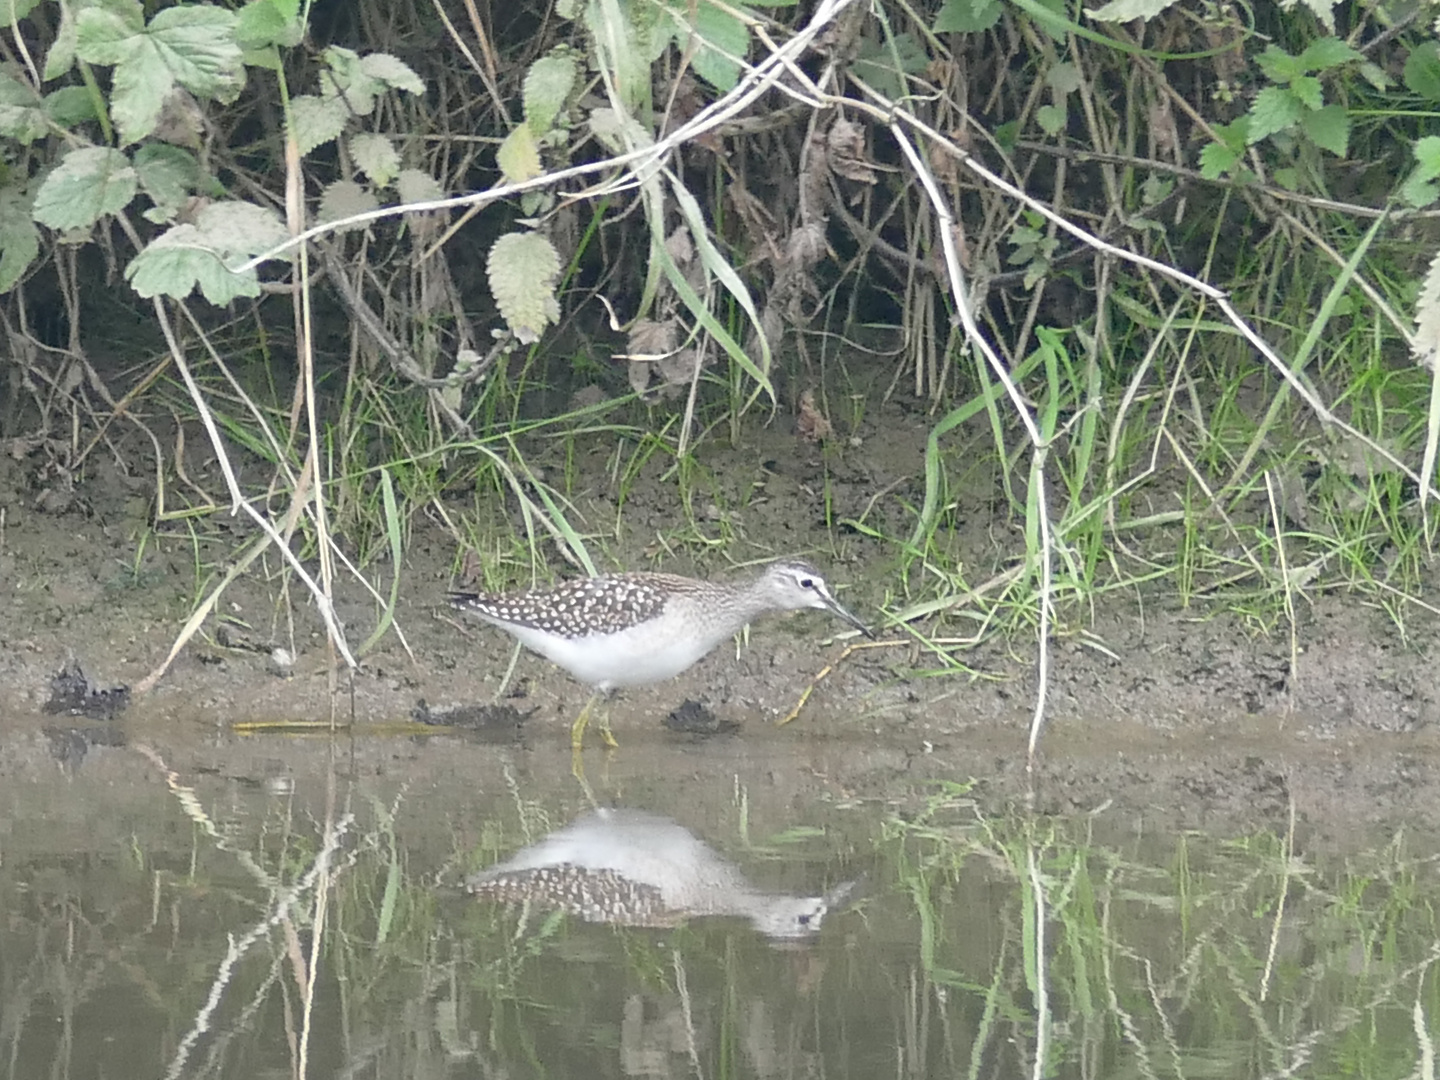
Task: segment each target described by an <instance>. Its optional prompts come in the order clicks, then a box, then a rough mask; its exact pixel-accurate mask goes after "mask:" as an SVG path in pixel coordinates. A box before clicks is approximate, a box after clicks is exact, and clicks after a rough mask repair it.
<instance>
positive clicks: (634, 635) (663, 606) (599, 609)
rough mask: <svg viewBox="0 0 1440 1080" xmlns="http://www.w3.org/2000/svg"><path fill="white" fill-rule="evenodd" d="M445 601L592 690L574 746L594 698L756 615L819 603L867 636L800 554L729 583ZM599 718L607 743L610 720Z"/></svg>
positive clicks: (587, 588)
mask: <svg viewBox="0 0 1440 1080" xmlns="http://www.w3.org/2000/svg"><path fill="white" fill-rule="evenodd" d="M450 602H451V603H452V604H454V605H455V606H456V607H458V608H459V609H460V610H462V611H467V612H469V613H470V614H472V615H474V616H476V617H477V618H480V619H483V620H484V621H485V622H487V623H489V624H490V625H491V626H498V627H499V628H500V629H501V630H504V631H506V632H507V633H509V634H512V635H513V636H514V637H515V638H517V639H518V640H519V641H520V643H521V644H522V645H525V646H526V647H527V648H530V649H533V650H534V651H535V652H537V653H539V654H540V655H541V656H544V657H546V658H547V659H548V660H551V661H552V662H554V663H556V664H558V665H560V666H561V667H562V668H564V669H565V670H566V671H568V672H569V673H570V674H571V675H573V676H574V677H575V678H576V679H578V680H580V681H581V682H583V683H588V684H589V685H590V686H593V687H594V688H595V690H596V691H597V693H596V695H595V696H592V697H591V698H590V701H589V702H588V703H587V704H586V706H585V708H584V710H583V711H582V712H581V713H580V716H579V718H578V719H577V720H576V721H575V723H574V725H573V726H572V727H571V729H570V737H571V742H572V744H573V745H574V747H575V748H576V749H577V750H578V749H579V747H580V742H581V739H582V738H583V736H584V733H585V724H586V722H587V721H588V719H589V715H590V710H591V707H592V706H593V705H594V704H595V697H596V696H599V694H608V693H609V692H610V691H611V690H614V689H617V688H618V687H622V686H645V685H648V684H650V683H657V682H663V681H664V680H666V679H669V678H673V677H674V676H676V675H679V674H680V673H681V672H682V671H684V670H685V669H686V668H688V667H690V666H691V665H692V664H694V663H695V662H696V661H697V660H699V659H700V658H701V657H703V656H705V655H706V654H707V653H709V652H710V651H711V650H712V649H714V648H715V647H716V646H717V645H719V644H720V643H721V642H722V641H724V640H726V639H727V638H729V637H731V636H733V635H734V634H735V633H737V632H738V631H739V630H741V629H743V628H744V627H745V626H746V625H748V624H749V623H750V622H751V621H752V620H754V619H756V618H758V617H759V616H761V615H765V614H768V613H770V612H776V611H800V610H803V609H805V608H819V609H821V610H824V611H829V612H830V613H831V614H834V615H837V616H839V617H840V618H841V619H844V620H845V621H846V622H847V623H849V624H850V625H851V626H853V627H855V628H856V629H857V630H859V631H860V632H861V633H863V634H865V635H866V636H867V637H873V636H874V635H873V634H871V632H870V630H869V629H868V628H867V627H866V626H865V624H864V623H863V622H861V621H860V619H859V618H857V617H856V616H854V615H852V614H851V613H850V612H849V611H846V610H845V608H844V607H842V606H841V605H840V603H839V602H838V601H837V600H836V599H835V598H834V597H833V596H831V595H830V589H829V587H828V586H827V585H826V584H825V579H824V578H823V577H821V576H820V572H819V571H818V570H816V569H815V567H813V566H811V565H810V564H809V563H807V562H804V561H802V560H798V559H786V560H784V561H781V562H774V563H770V564H769V565H768V566H766V567H765V568H764V569H762V570H761V571H760V572H759V573H758V574H757V575H755V576H754V577H752V578H750V579H749V580H746V581H741V582H738V583H734V584H726V583H721V582H713V581H698V580H696V579H695V578H687V577H679V576H677V575H675V574H657V573H651V572H648V571H635V572H632V573H628V574H601V575H600V576H598V577H592V578H577V579H575V580H573V581H566V582H564V583H562V584H560V585H558V586H556V587H555V588H554V589H548V590H544V589H532V590H530V591H528V592H522V593H505V594H495V593H491V594H484V593H463V592H457V593H451V594H450ZM602 724H603V726H602V731H601V734H602V735H603V737H604V739H605V742H606V744H607V745H609V746H614V745H615V738H614V736H613V735H611V733H610V728H609V721H608V719H607V720H603V721H602Z"/></svg>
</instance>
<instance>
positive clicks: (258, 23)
mask: <svg viewBox="0 0 1440 1080" xmlns="http://www.w3.org/2000/svg"><path fill="white" fill-rule="evenodd" d="M296 8H297V4H296V3H284V2H282V0H250V3H248V4H246V5H245V6H244V7H243V8H241V9H240V11H239V13H238V14H237V15H236V16H235V40H236V41H237V42H239V43H240V47H241V48H242V49H246V50H247V51H249V50H259V49H264V48H268V47H269V46H271V45H278V46H280V47H281V48H284V49H290V48H294V47H295V46H296V45H299V44H300V42H301V41H302V40H304V37H305V27H304V25H303V24H302V23H301V22H300V20H299V19H298V18H297V17H296V11H295V10H287V9H296Z"/></svg>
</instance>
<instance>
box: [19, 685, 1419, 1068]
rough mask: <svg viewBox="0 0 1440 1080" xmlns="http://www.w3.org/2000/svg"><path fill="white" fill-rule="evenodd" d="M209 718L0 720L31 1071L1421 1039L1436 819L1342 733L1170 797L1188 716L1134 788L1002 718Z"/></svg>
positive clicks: (557, 1064)
mask: <svg viewBox="0 0 1440 1080" xmlns="http://www.w3.org/2000/svg"><path fill="white" fill-rule="evenodd" d="M218 719H219V718H217V717H215V716H213V715H211V716H201V715H194V714H191V715H185V714H177V713H171V714H169V715H166V716H163V717H160V716H152V717H147V716H146V715H144V710H143V709H139V710H137V711H136V713H135V715H131V716H127V717H126V718H124V719H123V720H122V721H121V724H122V725H123V727H124V741H125V745H123V746H105V745H91V746H89V747H88V748H87V749H86V750H85V752H84V753H83V755H82V754H80V753H78V752H76V745H77V744H76V742H75V740H74V739H73V738H71V739H61V738H58V737H57V735H56V733H55V730H54V728H53V726H52V730H51V732H50V733H49V734H48V735H47V734H46V733H45V732H44V731H43V730H42V728H43V725H42V723H41V722H40V721H38V720H36V719H32V718H28V717H25V718H14V719H12V720H10V721H6V722H4V723H3V724H0V762H3V765H0V907H3V911H4V914H5V918H4V920H3V922H0V1076H3V1077H4V1078H5V1080H21V1078H24V1080H29V1078H32V1077H43V1076H52V1077H67V1078H72V1080H82V1078H88V1077H97V1078H98V1077H179V1076H185V1077H196V1076H213V1077H237V1078H238V1077H246V1078H250V1077H267V1076H293V1075H297V1073H300V1072H302V1071H303V1074H304V1075H306V1076H309V1077H406V1078H412V1077H439V1076H445V1077H495V1076H532V1075H545V1076H555V1077H572V1076H573V1077H595V1076H616V1077H619V1076H647V1077H648V1076H657V1077H658V1076H687V1077H688V1076H700V1077H712V1076H736V1077H752V1076H753V1077H777V1076H826V1077H867V1078H868V1077H875V1076H887V1075H902V1076H917V1077H919V1076H926V1077H928V1076H935V1077H942V1076H943V1077H954V1076H959V1075H964V1076H976V1077H980V1076H986V1077H989V1076H1026V1075H1047V1076H1063V1077H1092V1076H1094V1077H1102V1076H1141V1077H1148V1076H1174V1077H1179V1076H1184V1077H1194V1076H1226V1077H1268V1076H1275V1077H1280V1076H1292V1075H1299V1076H1332V1075H1335V1076H1338V1075H1346V1076H1356V1075H1358V1076H1366V1077H1370V1076H1414V1075H1420V1076H1423V1075H1428V1073H1427V1072H1426V1071H1425V1070H1426V1065H1425V1062H1426V1061H1427V1060H1428V1058H1427V1054H1428V1053H1429V1033H1430V1032H1431V1031H1433V1029H1434V1025H1435V1017H1436V1007H1437V1005H1440V987H1437V979H1436V974H1435V972H1434V971H1433V970H1432V965H1433V964H1434V963H1435V961H1436V959H1437V957H1440V932H1437V926H1436V917H1435V907H1436V905H1435V897H1436V853H1437V851H1440V847H1437V846H1436V845H1435V842H1434V838H1433V836H1427V835H1426V834H1425V833H1423V832H1421V831H1418V830H1416V829H1410V830H1397V829H1394V828H1392V827H1389V826H1388V825H1387V824H1386V823H1385V822H1384V821H1381V820H1377V819H1374V818H1370V819H1368V820H1365V821H1356V820H1351V821H1346V820H1344V818H1343V815H1338V814H1332V813H1330V812H1329V810H1327V809H1326V808H1327V807H1328V806H1330V805H1331V804H1330V802H1329V801H1327V797H1326V795H1325V794H1324V793H1323V792H1322V790H1321V789H1322V788H1323V787H1324V786H1326V784H1327V783H1328V782H1327V781H1326V780H1325V777H1326V776H1327V770H1330V769H1332V768H1333V756H1327V755H1326V754H1324V753H1316V754H1311V755H1310V756H1309V757H1308V758H1303V757H1302V758H1296V757H1294V756H1293V755H1291V756H1288V757H1287V756H1285V755H1282V754H1279V753H1278V752H1277V751H1276V749H1275V747H1274V746H1272V747H1270V748H1269V749H1266V748H1263V747H1249V748H1246V747H1239V748H1237V749H1238V752H1237V753H1236V754H1234V755H1233V756H1229V757H1227V756H1226V753H1227V751H1226V750H1223V749H1216V750H1215V751H1214V753H1213V755H1212V757H1213V758H1214V760H1215V762H1216V764H1217V773H1218V772H1219V771H1220V770H1219V768H1218V766H1220V765H1222V764H1224V763H1226V762H1228V763H1229V769H1228V771H1229V773H1231V774H1233V775H1232V788H1231V790H1230V792H1229V793H1228V794H1226V793H1219V794H1217V793H1215V792H1213V791H1212V792H1211V793H1210V794H1209V795H1206V794H1204V793H1203V792H1202V793H1196V792H1192V793H1191V794H1190V795H1188V796H1187V795H1185V794H1183V790H1184V789H1183V787H1182V788H1181V789H1180V790H1181V792H1182V793H1179V794H1175V795H1174V796H1173V797H1172V798H1171V799H1170V800H1169V801H1168V802H1167V803H1166V804H1165V805H1163V806H1162V805H1158V804H1149V800H1151V799H1152V793H1153V791H1154V790H1156V789H1157V788H1159V787H1162V786H1164V785H1165V783H1166V780H1165V777H1166V776H1170V777H1172V778H1173V777H1174V776H1176V775H1180V774H1178V773H1167V772H1166V770H1167V769H1168V768H1170V767H1171V766H1170V765H1167V755H1166V752H1165V750H1164V748H1163V747H1161V748H1159V749H1158V750H1157V749H1156V748H1154V747H1150V748H1147V747H1145V746H1144V745H1143V741H1142V740H1127V741H1126V742H1127V747H1128V754H1129V761H1130V766H1129V767H1130V769H1131V771H1132V774H1133V776H1134V777H1135V783H1134V785H1133V788H1132V789H1131V790H1130V791H1128V792H1127V791H1126V790H1124V789H1123V787H1122V786H1121V785H1120V784H1118V783H1115V781H1116V780H1117V778H1118V777H1120V775H1121V773H1120V771H1119V770H1118V769H1112V770H1111V771H1109V772H1108V773H1105V774H1101V773H1100V772H1099V771H1098V770H1094V769H1093V768H1091V770H1090V771H1091V773H1092V775H1094V776H1095V777H1096V783H1095V786H1094V787H1093V788H1090V789H1086V788H1083V786H1082V785H1080V784H1079V782H1078V781H1077V780H1076V776H1077V774H1078V773H1080V772H1082V771H1085V770H1086V769H1087V765H1086V763H1085V761H1086V759H1085V758H1084V756H1083V755H1082V754H1081V753H1079V752H1078V750H1077V751H1076V752H1075V753H1074V754H1073V755H1072V756H1070V757H1069V758H1066V759H1063V760H1062V761H1061V762H1060V763H1059V764H1055V763H1054V762H1053V760H1052V762H1051V763H1050V764H1047V766H1046V767H1045V769H1044V770H1043V773H1044V778H1043V780H1042V785H1041V786H1042V789H1048V790H1042V792H1041V795H1040V798H1039V803H1040V804H1041V806H1042V807H1043V808H1045V809H1047V810H1049V811H1052V812H1049V813H1043V814H1031V813H1028V812H1026V811H1024V810H1023V808H1022V807H1023V798H1022V794H1023V784H1021V783H1020V778H1021V777H1022V776H1023V770H1022V769H1020V768H1018V766H1014V764H1013V762H1012V767H1011V768H1010V769H1009V771H1008V772H1006V771H1003V770H1002V769H1001V768H1000V767H999V766H1000V764H1001V760H1002V757H1003V755H1002V754H1001V753H1000V748H999V746H998V745H997V744H992V745H991V746H990V747H988V748H987V747H986V746H984V745H983V744H982V743H973V744H970V745H956V744H952V745H949V746H942V747H940V748H934V747H931V748H930V749H929V752H928V753H927V752H926V750H925V748H923V747H919V746H911V745H906V744H905V742H904V741H903V740H896V739H890V740H884V739H876V738H874V737H873V736H863V737H862V736H858V735H854V734H852V735H849V736H843V735H842V736H839V737H835V736H832V737H826V736H825V735H824V734H823V732H824V731H825V730H827V727H826V726H825V725H820V724H816V725H814V726H813V727H812V728H811V729H809V730H800V729H795V728H793V727H792V728H786V729H781V730H779V731H776V730H775V729H772V728H766V727H760V726H751V727H748V728H747V729H746V730H745V731H743V732H742V733H741V734H739V735H736V736H732V737H724V738H718V739H713V740H709V741H705V742H695V741H690V740H688V739H684V738H680V737H672V736H667V735H662V734H659V733H655V734H651V735H644V734H637V735H635V736H634V737H632V738H630V739H627V740H626V744H625V745H624V746H622V748H621V749H620V750H619V751H618V752H616V753H615V754H613V755H609V756H606V755H602V754H601V753H599V752H598V751H595V752H591V753H589V754H587V756H586V759H585V772H586V785H582V784H581V783H580V782H578V781H577V780H576V779H574V778H573V777H572V775H571V760H570V755H569V751H568V747H567V746H566V745H565V734H564V732H563V729H558V728H554V727H547V728H541V729H537V730H535V731H534V732H533V733H532V734H531V736H530V737H529V738H528V740H527V742H522V743H519V744H513V745H500V746H497V745H485V744H481V743H477V742H474V741H471V740H469V739H466V738H463V737H454V736H450V735H444V734H441V735H433V736H423V737H409V736H400V735H394V734H386V735H358V736H357V737H355V738H353V739H352V738H349V737H348V736H344V735H342V736H340V737H337V738H335V739H333V740H332V739H329V738H324V737H294V736H282V735H264V736H248V737H247V736H239V735H236V734H234V733H233V732H231V731H229V730H228V728H227V727H226V725H225V724H224V723H223V722H217V721H218ZM829 730H838V731H841V732H843V731H845V730H846V728H845V725H843V724H835V725H830V726H829ZM851 730H852V731H853V728H852V729H851ZM117 741H118V740H117ZM1013 741H1014V742H1018V741H1019V740H1018V738H1016V739H1014V740H1013ZM1059 749H1061V747H1059V746H1058V745H1057V750H1059ZM1171 755H1172V756H1178V757H1181V758H1184V759H1186V760H1193V758H1194V757H1195V755H1194V753H1193V748H1189V749H1188V750H1187V751H1186V752H1184V753H1180V754H1178V755H1177V754H1175V753H1174V751H1173V750H1172V751H1171ZM1106 756H1107V759H1108V760H1111V761H1112V762H1113V761H1114V759H1115V749H1114V748H1113V747H1112V748H1111V749H1110V750H1109V751H1107V752H1106ZM1052 757H1053V755H1052ZM62 759H63V760H62ZM1416 760H1417V761H1418V760H1419V759H1418V758H1417V759H1416ZM967 764H968V766H969V767H968V768H967ZM1355 767H1356V768H1363V766H1355ZM1417 767H1419V766H1417ZM1425 767H1428V766H1425ZM971 775H974V776H976V779H977V783H976V784H975V785H974V786H973V788H969V789H967V788H966V787H962V786H961V785H958V784H956V783H955V780H956V779H965V778H966V777H968V776H971ZM1183 775H1185V776H1187V777H1189V778H1190V779H1189V780H1188V781H1187V783H1189V785H1190V786H1191V787H1192V788H1195V789H1196V791H1197V792H1198V789H1199V787H1200V786H1201V785H1200V784H1199V782H1198V781H1197V779H1196V778H1197V777H1199V776H1201V775H1202V774H1200V773H1197V772H1195V771H1193V769H1192V770H1191V771H1189V772H1186V773H1184V774H1183ZM1246 776H1249V777H1250V779H1249V780H1246V779H1245V777H1246ZM946 777H949V778H950V779H948V780H947V779H945V778H946ZM1107 777H1108V779H1109V781H1110V782H1111V783H1112V785H1113V788H1114V789H1113V792H1112V793H1113V795H1114V796H1115V798H1114V799H1113V801H1110V802H1109V805H1108V806H1107V805H1106V800H1105V799H1104V798H1100V797H1098V796H1101V795H1103V782H1104V781H1105V780H1106V779H1107ZM1277 778H1278V779H1277ZM587 785H588V789H587ZM1277 785H1278V786H1277ZM1330 786H1332V787H1333V784H1332V785H1330ZM1242 788H1243V789H1244V790H1247V791H1248V792H1249V793H1250V795H1249V797H1248V802H1247V798H1245V797H1242V796H1241V795H1239V794H1237V792H1238V791H1240V790H1241V789H1242ZM1082 790H1083V791H1087V792H1088V794H1083V795H1082ZM1267 793H1268V794H1267ZM1082 799H1088V800H1089V802H1088V805H1086V806H1084V807H1083V808H1080V807H1071V806H1068V805H1067V804H1069V803H1078V802H1080V801H1082ZM1047 804H1048V805H1047ZM596 807H600V808H603V809H602V810H601V811H600V812H598V813H597V811H596ZM612 808H622V810H621V811H620V812H616V811H614V810H613V809H612ZM572 823H576V824H572ZM557 830H568V831H565V832H562V833H561V835H560V839H559V840H553V839H552V840H551V841H550V845H549V847H545V846H539V847H537V846H536V845H543V844H544V841H545V838H546V837H547V836H552V835H553V834H555V833H556V831H557ZM523 851H529V852H530V853H531V854H530V856H529V857H530V858H531V859H532V861H533V862H534V866H531V867H529V870H530V871H535V870H536V868H537V867H542V868H543V867H547V866H548V869H543V870H542V871H541V872H538V873H531V874H530V876H528V877H527V876H526V875H525V873H522V872H521V870H520V869H519V868H518V864H517V863H515V862H512V863H511V865H510V870H509V876H508V877H507V878H506V890H508V891H505V892H504V894H503V896H501V897H500V898H498V899H497V898H494V897H490V898H483V899H477V898H474V897H471V896H469V895H467V894H466V893H465V892H464V891H463V890H462V888H461V884H462V882H463V881H464V879H465V878H466V877H467V875H469V874H472V873H474V872H476V871H480V870H482V869H483V868H485V867H487V866H491V865H493V864H495V863H497V862H500V861H502V860H507V859H509V860H513V859H514V858H515V856H516V854H517V852H523ZM523 858H524V857H522V860H523ZM547 859H548V860H549V862H548V863H547V862H546V860H547ZM557 860H558V861H557ZM567 860H568V861H567ZM562 866H565V867H568V868H569V869H568V870H566V871H564V872H562V871H561V870H559V869H556V868H557V867H562ZM578 870H586V871H588V872H589V874H590V876H589V877H587V878H585V880H584V881H583V882H581V883H580V884H579V885H577V881H579V879H580V875H578V874H577V873H576V871H578ZM627 877H628V878H629V879H631V880H630V881H629V886H630V888H629V890H628V892H627V891H626V889H625V882H624V881H622V880H621V879H625V878H627ZM561 879H563V881H564V882H565V883H566V884H567V886H568V887H569V888H570V890H571V891H570V892H569V893H567V894H564V895H563V896H562V897H561V899H559V900H557V899H556V896H555V895H554V894H550V895H547V894H546V893H545V889H544V886H545V885H546V884H547V883H548V884H551V885H553V884H554V883H555V881H556V880H561ZM576 888H580V889H581V891H583V892H584V893H585V895H586V896H588V897H590V898H591V903H590V905H589V906H588V907H587V906H585V905H584V904H576V903H570V909H569V910H568V911H566V910H563V908H564V906H565V903H566V902H567V901H566V900H565V896H568V897H569V899H570V901H573V900H574V897H575V896H576V895H577V893H576V892H575V889H576ZM617 890H618V891H617ZM562 893H563V888H562ZM615 897H619V898H620V899H619V900H614V898H615ZM596 898H598V899H596ZM612 901H613V903H612ZM647 904H648V905H649V906H648V907H647V906H646V905H647ZM795 905H802V906H803V905H813V906H811V907H807V908H806V911H807V912H808V914H807V915H806V916H805V922H804V924H803V925H797V924H796V923H795V922H793V920H792V921H789V922H786V921H784V920H785V919H789V918H790V915H791V914H793V911H794V910H795V909H796V908H795ZM697 912H699V913H698V914H697ZM706 912H709V913H706ZM777 912H778V913H781V914H782V915H783V916H784V918H783V919H781V920H780V923H779V924H778V925H780V926H783V927H788V929H779V930H777V923H776V920H775V918H774V917H775V916H776V913H777ZM606 918H609V919H611V920H612V921H603V920H604V919H606ZM1037 1062H1039V1064H1037Z"/></svg>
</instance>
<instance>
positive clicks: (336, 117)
mask: <svg viewBox="0 0 1440 1080" xmlns="http://www.w3.org/2000/svg"><path fill="white" fill-rule="evenodd" d="M349 119H350V110H349V109H348V108H346V106H345V102H343V101H341V100H340V99H339V98H337V97H334V96H331V97H325V98H318V97H316V96H315V95H314V94H301V95H300V96H298V97H294V98H291V99H290V133H291V134H292V135H293V136H294V137H295V142H296V144H297V145H298V146H299V147H300V156H301V157H304V156H305V155H306V154H308V153H310V151H312V150H314V149H315V148H316V147H317V146H324V145H325V144H326V143H328V142H330V141H331V140H333V139H338V138H339V137H340V133H341V132H342V131H344V130H345V122H346V121H347V120H349Z"/></svg>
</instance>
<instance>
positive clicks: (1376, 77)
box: [1360, 60, 1392, 90]
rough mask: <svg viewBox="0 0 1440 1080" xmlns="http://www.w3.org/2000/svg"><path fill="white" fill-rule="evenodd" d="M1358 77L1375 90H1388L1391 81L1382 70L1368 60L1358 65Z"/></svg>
mask: <svg viewBox="0 0 1440 1080" xmlns="http://www.w3.org/2000/svg"><path fill="white" fill-rule="evenodd" d="M1360 77H1361V78H1363V79H1364V80H1365V81H1366V82H1368V83H1369V84H1370V85H1371V86H1373V87H1374V88H1375V89H1376V90H1388V89H1389V88H1390V84H1391V81H1392V80H1391V78H1390V75H1389V74H1388V73H1387V72H1386V70H1385V69H1384V68H1382V67H1381V66H1380V65H1379V64H1372V63H1370V61H1368V60H1367V61H1366V62H1365V63H1363V64H1361V65H1360Z"/></svg>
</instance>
